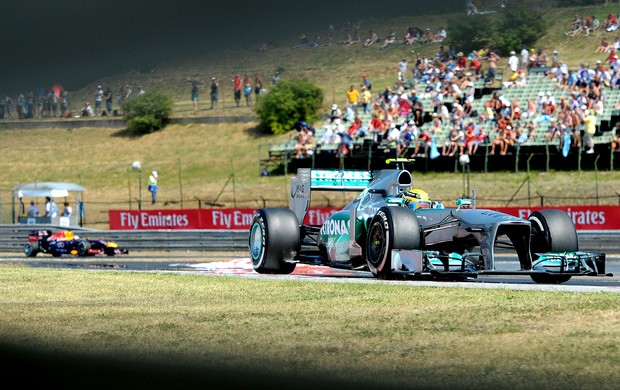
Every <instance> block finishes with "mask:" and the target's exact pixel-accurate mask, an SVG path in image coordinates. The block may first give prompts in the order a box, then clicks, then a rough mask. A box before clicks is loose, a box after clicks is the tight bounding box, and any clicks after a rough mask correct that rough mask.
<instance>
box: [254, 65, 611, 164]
mask: <svg viewBox="0 0 620 390" xmlns="http://www.w3.org/2000/svg"><path fill="white" fill-rule="evenodd" d="M474 85H475V87H476V99H475V100H474V102H473V104H472V106H473V109H474V110H476V111H478V112H483V111H484V105H485V103H486V102H487V101H488V100H489V98H490V97H491V95H492V93H493V92H496V91H499V90H500V89H499V88H489V87H487V86H485V84H484V81H483V80H481V79H479V80H476V82H475V84H474ZM557 85H558V84H557V82H556V81H554V80H552V79H551V78H549V77H545V76H544V74H543V73H541V72H538V73H532V74H530V75H529V76H528V79H527V85H526V86H525V87H511V88H505V89H501V91H502V92H503V93H504V95H505V96H506V98H507V99H509V100H510V101H512V100H513V99H515V98H516V99H517V100H518V101H519V103H520V104H521V105H522V107H524V108H526V107H527V100H528V99H534V100H536V99H537V98H538V94H539V93H540V92H547V91H551V92H552V93H553V95H554V97H555V98H556V100H558V101H559V99H560V97H562V96H564V97H567V94H566V90H565V89H561V88H557ZM416 87H417V89H418V90H423V87H424V85H423V84H418V85H416ZM604 96H605V103H606V104H605V109H604V112H603V114H602V115H601V116H600V117H598V118H597V133H596V136H595V137H594V142H595V150H596V152H597V153H596V155H600V156H601V157H602V158H601V159H596V160H597V161H594V157H593V156H594V155H585V154H584V153H582V151H580V150H571V152H570V156H569V157H570V158H568V157H567V158H564V157H563V156H562V155H561V153H560V151H559V141H557V140H554V141H551V142H548V141H545V139H544V137H545V133H546V130H547V126H546V125H545V126H542V125H538V127H537V129H536V138H535V139H534V140H530V141H527V142H526V143H525V144H523V145H520V146H518V147H514V148H512V150H510V153H509V154H510V155H511V156H512V157H511V158H507V156H490V155H489V154H488V153H489V147H480V148H479V149H478V152H477V153H476V156H472V159H471V160H472V166H473V165H476V166H479V167H480V168H481V169H482V170H484V171H487V170H497V169H509V170H519V169H535V170H549V169H567V167H568V169H593V168H597V169H614V161H613V160H614V153H613V152H611V150H610V145H609V143H610V142H609V140H610V134H611V133H610V130H611V129H612V127H613V125H614V124H615V123H616V122H618V121H620V111H618V110H616V108H615V103H616V102H619V101H620V89H613V88H606V89H605V90H604ZM444 102H445V104H446V106H448V108H449V109H450V108H451V106H452V104H453V102H452V101H451V100H450V99H446V100H444ZM422 103H423V106H424V111H425V114H426V117H427V118H430V116H431V114H432V104H431V99H430V98H428V97H424V98H422ZM361 119H362V120H363V122H364V123H368V122H369V121H370V113H368V114H365V115H364V114H362V115H361ZM480 124H481V125H482V126H484V129H485V132H486V133H487V134H491V133H492V130H493V123H492V122H491V121H487V122H486V123H480ZM323 126H325V125H320V126H317V128H316V135H315V139H316V140H317V141H318V140H319V139H320V138H321V137H322V135H323V132H324V130H325V129H324V127H323ZM429 126H430V122H426V123H424V125H423V126H422V127H426V128H428V127H429ZM448 133H449V126H444V128H443V129H442V131H441V132H440V133H438V134H435V135H434V139H435V140H436V143H437V146H438V148H440V149H441V145H442V144H443V142H444V140H445V139H446V138H447V136H448ZM294 146H295V142H294V141H290V140H289V141H286V142H284V143H282V144H275V145H270V146H269V149H268V156H263V157H262V163H263V164H271V165H272V166H279V167H282V166H284V171H287V169H288V166H289V165H290V166H295V165H297V166H307V165H308V164H311V166H316V164H317V160H321V161H320V164H321V165H326V164H327V165H328V167H329V164H332V165H334V166H332V168H344V167H345V166H353V165H356V163H355V162H354V160H356V159H358V160H362V163H361V166H362V167H371V166H375V165H377V166H379V167H380V166H381V161H382V160H385V158H384V157H388V156H389V157H395V156H396V151H395V147H391V146H390V145H386V144H384V143H379V142H374V141H373V139H372V136H371V135H367V136H366V137H364V138H362V139H358V140H355V142H354V144H353V148H352V151H351V153H350V155H347V156H340V155H338V145H337V144H329V145H321V146H320V147H318V148H317V150H316V152H315V153H314V154H313V155H312V156H311V158H309V159H307V160H310V162H308V161H304V162H295V160H296V159H295V158H293V157H294V155H295V153H294ZM412 147H413V146H412ZM412 147H410V149H411V148H412ZM411 151H412V150H411ZM411 151H407V152H406V153H405V155H406V156H409V154H410V153H411ZM534 154H535V155H542V157H540V156H535V157H530V155H534ZM582 155H583V156H582ZM377 156H379V157H377ZM319 157H320V158H319ZM502 158H503V159H504V160H506V161H502V160H501V159H502ZM515 158H516V161H515ZM373 159H374V160H376V161H373ZM421 160H424V161H423V165H424V167H425V168H426V169H427V170H431V171H432V170H441V171H445V170H446V169H447V170H458V169H459V166H458V164H456V163H455V161H457V160H458V155H457V156H453V157H449V158H448V157H447V156H441V157H439V158H438V159H436V160H432V161H427V160H430V159H429V158H428V157H423V158H421ZM440 160H448V161H447V162H445V161H443V162H442V161H440ZM478 160H479V161H482V163H481V164H480V163H478ZM491 160H492V163H489V161H491ZM528 160H530V161H528ZM554 160H558V163H557V164H556V165H557V167H555V165H554V163H553V161H554ZM328 161H331V162H328ZM532 161H533V162H532ZM524 162H528V165H527V166H524V165H523V164H524ZM594 164H596V166H595V165H594ZM357 165H360V164H357ZM616 165H620V164H618V163H616Z"/></svg>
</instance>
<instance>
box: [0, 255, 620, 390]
mask: <svg viewBox="0 0 620 390" xmlns="http://www.w3.org/2000/svg"><path fill="white" fill-rule="evenodd" d="M0 289H1V293H0V313H2V314H1V315H0V335H2V339H3V341H5V342H7V343H9V344H11V345H17V346H19V348H23V349H29V350H34V351H41V353H47V354H52V356H53V354H57V355H60V354H67V353H70V354H75V355H77V356H82V357H89V356H91V357H92V356H108V357H110V356H111V357H112V359H118V361H119V362H120V361H122V362H124V364H128V363H131V362H133V363H136V362H142V363H145V362H150V363H153V364H159V365H163V366H164V367H165V366H170V367H197V368H201V369H205V370H206V369H207V368H209V367H211V368H213V367H216V368H221V369H238V370H240V371H244V370H252V372H266V373H271V374H273V375H278V376H291V377H292V378H303V377H312V376H316V375H319V373H320V378H329V379H330V380H343V381H345V382H348V383H353V381H358V380H359V381H361V383H364V384H366V385H367V386H371V387H372V386H387V387H391V386H394V387H418V388H478V389H480V388H488V389H491V388H498V386H500V387H509V388H546V389H566V388H580V389H612V388H615V387H616V385H617V384H618V383H620V372H619V371H618V370H617V367H618V364H620V350H619V347H618V340H619V339H620V296H619V295H618V294H609V293H562V292H524V291H510V290H477V289H461V288H431V287H409V286H400V285H397V284H394V283H390V282H381V283H377V284H356V283H353V284H341V283H337V284H334V283H317V282H297V281H267V280H253V279H252V280H249V279H242V278H230V277H215V276H213V277H206V276H204V275H190V274H159V273H128V272H109V271H85V270H53V269H31V268H25V267H20V266H2V267H0ZM502 385H503V386H502Z"/></svg>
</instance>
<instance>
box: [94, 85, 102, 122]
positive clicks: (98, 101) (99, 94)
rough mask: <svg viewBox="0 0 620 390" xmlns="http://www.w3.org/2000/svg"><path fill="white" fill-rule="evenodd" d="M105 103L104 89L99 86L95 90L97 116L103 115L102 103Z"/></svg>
mask: <svg viewBox="0 0 620 390" xmlns="http://www.w3.org/2000/svg"><path fill="white" fill-rule="evenodd" d="M102 101H103V88H102V87H101V85H98V86H97V89H96V90H95V115H101V102H102Z"/></svg>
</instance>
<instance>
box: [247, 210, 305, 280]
mask: <svg viewBox="0 0 620 390" xmlns="http://www.w3.org/2000/svg"><path fill="white" fill-rule="evenodd" d="M300 236H301V235H300V230H299V222H298V221H297V216H296V215H295V213H294V212H293V211H291V210H290V209H286V208H265V209H260V210H258V211H257V212H256V213H254V217H253V218H252V223H251V224H250V237H249V250H250V257H251V259H252V266H253V267H254V270H256V272H258V273H262V274H290V273H291V272H293V271H294V270H295V265H296V264H295V263H294V262H293V258H294V257H295V256H296V255H297V253H298V252H299V249H300V248H301V239H300Z"/></svg>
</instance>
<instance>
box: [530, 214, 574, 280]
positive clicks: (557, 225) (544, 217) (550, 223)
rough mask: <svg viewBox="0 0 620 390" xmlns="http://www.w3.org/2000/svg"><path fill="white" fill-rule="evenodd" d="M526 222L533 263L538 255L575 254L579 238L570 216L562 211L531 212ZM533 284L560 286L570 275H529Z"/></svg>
mask: <svg viewBox="0 0 620 390" xmlns="http://www.w3.org/2000/svg"><path fill="white" fill-rule="evenodd" d="M528 220H529V221H530V222H531V224H532V237H531V243H530V254H531V255H532V259H533V260H534V261H535V260H537V259H538V253H545V252H577V251H578V250H579V238H578V237H577V230H576V229H575V225H574V224H573V221H572V220H571V218H570V216H569V215H568V214H567V213H565V212H564V211H562V210H540V211H535V212H533V213H532V214H531V215H530V216H529V218H528ZM531 278H532V280H533V281H534V282H535V283H544V284H560V283H564V282H567V281H569V280H570V278H571V276H570V275H550V274H539V275H531Z"/></svg>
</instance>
